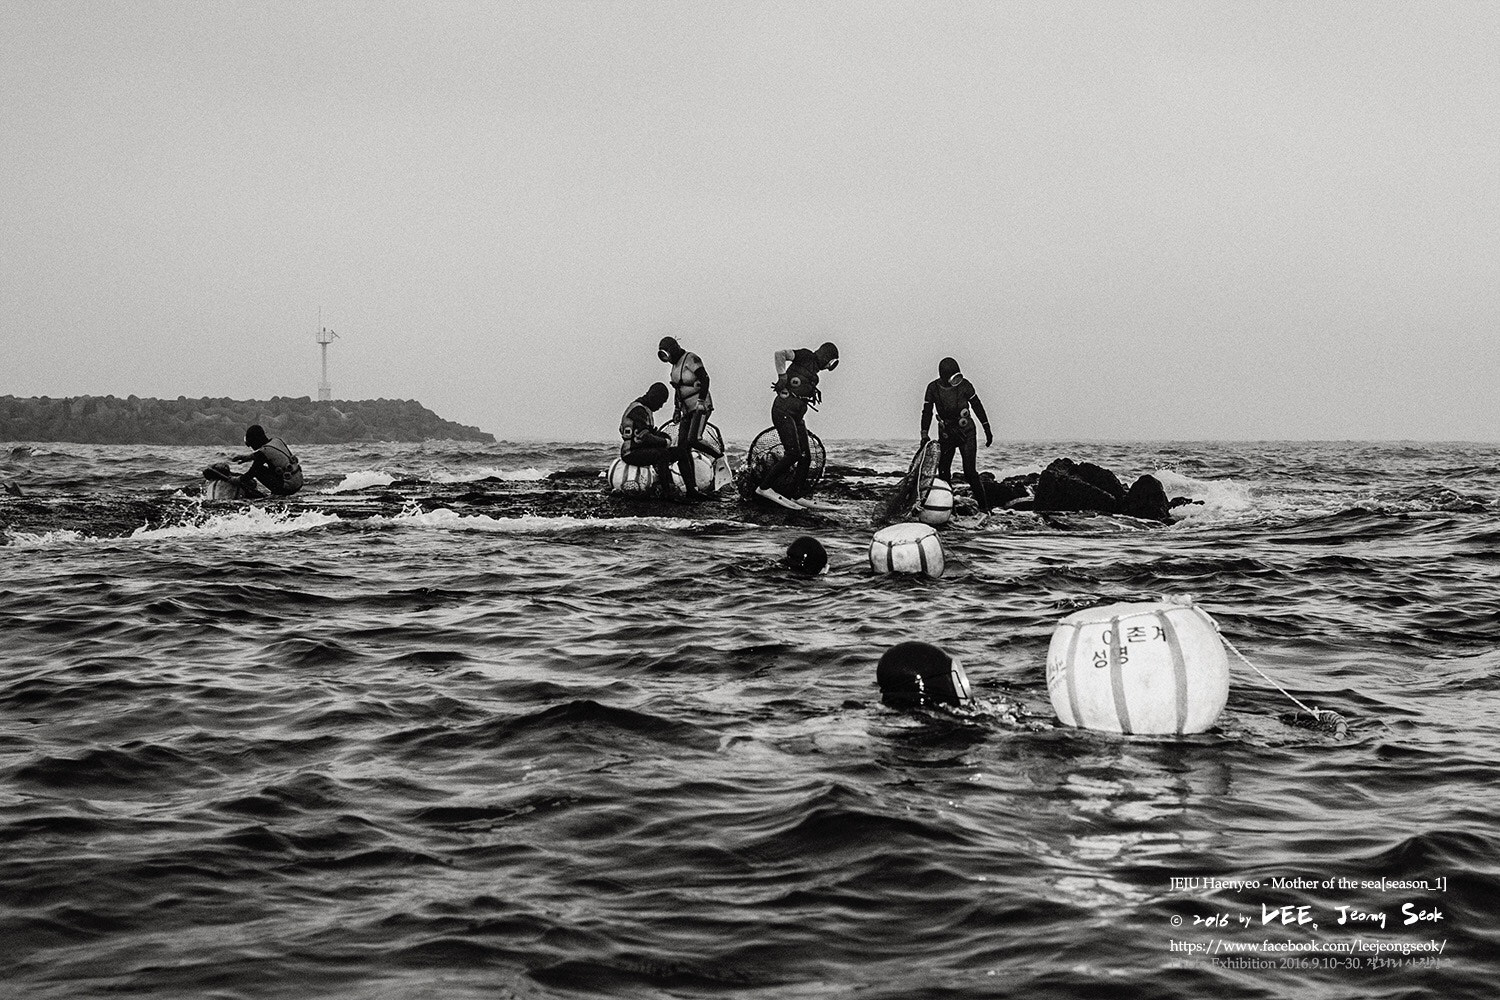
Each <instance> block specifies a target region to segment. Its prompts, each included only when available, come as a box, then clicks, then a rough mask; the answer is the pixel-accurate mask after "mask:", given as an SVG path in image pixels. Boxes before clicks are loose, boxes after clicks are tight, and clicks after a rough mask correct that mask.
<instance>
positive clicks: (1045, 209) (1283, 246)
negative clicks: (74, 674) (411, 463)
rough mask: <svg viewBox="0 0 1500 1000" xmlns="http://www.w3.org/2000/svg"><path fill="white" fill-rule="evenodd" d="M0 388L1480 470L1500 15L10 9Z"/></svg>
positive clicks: (875, 8)
mask: <svg viewBox="0 0 1500 1000" xmlns="http://www.w3.org/2000/svg"><path fill="white" fill-rule="evenodd" d="M0 88H3V89H0V136H3V138H0V346H3V349H4V364H3V365H0V394H6V393H9V394H14V395H21V396H31V395H51V396H68V395H80V394H100V395H103V394H109V393H113V394H115V395H120V396H124V395H128V394H131V393H135V394H137V395H141V396H160V397H169V398H175V397H177V396H178V395H187V396H202V395H210V396H232V397H235V398H265V397H269V396H272V395H290V396H298V395H310V396H316V394H317V383H318V347H317V344H316V343H315V341H314V334H315V332H316V329H317V325H318V317H319V310H320V309H321V310H322V319H323V322H324V323H325V325H327V326H328V327H330V328H332V329H334V330H335V331H337V332H338V334H339V336H340V339H339V340H337V341H335V342H334V344H333V346H332V348H331V351H330V369H331V381H332V383H333V389H334V395H335V397H336V398H346V399H363V398H373V397H382V396H383V397H392V398H415V399H419V400H421V401H422V402H423V403H424V404H426V405H427V406H429V407H431V408H432V409H434V410H436V411H437V412H438V413H439V414H441V415H442V416H444V417H448V418H450V419H454V420H459V421H462V422H464V423H470V424H475V425H478V426H479V427H481V428H483V429H484V430H487V431H490V432H492V433H494V434H496V435H498V436H500V437H502V438H529V437H542V438H550V439H587V440H608V439H611V438H613V437H614V436H615V433H616V430H615V429H616V426H617V423H618V420H619V415H620V411H621V410H622V409H623V408H624V407H625V405H626V403H627V402H628V401H629V400H630V399H631V398H633V397H634V396H636V395H638V394H640V393H641V392H642V391H644V390H645V388H646V386H647V385H648V384H650V383H651V382H652V381H654V380H657V379H662V378H664V376H665V374H666V366H665V365H662V364H661V363H660V362H658V361H657V360H656V357H655V351H656V343H657V340H658V339H659V338H660V337H661V336H662V335H663V334H673V335H675V336H677V337H678V338H679V339H680V340H681V341H682V343H683V344H684V345H686V346H687V347H688V348H689V349H691V350H695V351H697V352H698V353H699V354H701V355H702V356H703V358H704V361H705V363H706V364H707V366H708V368H709V370H710V372H711V373H712V375H713V379H714V382H713V390H714V395H715V397H716V399H717V402H718V406H719V412H718V414H717V417H716V422H717V423H719V424H720V425H721V426H722V427H723V428H724V429H725V431H726V433H727V434H728V436H729V437H731V438H734V439H740V440H744V439H748V438H749V437H750V436H752V435H753V434H754V433H755V432H756V431H758V430H759V429H760V428H762V427H764V426H767V425H768V424H769V418H768V409H769V405H770V401H771V394H770V388H769V387H770V382H771V379H772V376H773V374H774V371H773V368H772V361H771V356H772V354H773V352H774V351H775V350H777V349H778V348H785V347H799V346H806V347H816V346H817V345H818V344H819V343H821V342H822V341H824V340H832V341H834V342H835V343H837V344H838V345H839V347H840V349H841V351H842V353H843V362H842V364H841V366H840V367H839V369H838V371H836V372H834V373H832V374H831V375H829V376H827V377H826V378H825V382H824V384H825V387H826V393H825V400H824V405H823V407H822V409H821V411H820V412H819V413H816V414H812V415H810V417H809V426H811V427H812V428H813V429H814V430H815V431H818V432H819V433H821V434H823V435H824V436H825V437H830V438H839V437H846V438H847V437H909V438H914V437H915V436H916V432H917V429H918V425H919V418H920V412H921V400H922V393H923V389H924V387H925V385H926V383H927V382H928V380H930V379H932V378H934V377H935V376H936V369H937V362H938V360H939V359H940V358H941V357H943V356H944V355H950V354H951V355H953V356H954V357H956V358H958V360H959V361H960V363H961V364H962V366H963V368H964V371H965V373H966V374H967V375H968V376H969V378H970V379H971V380H972V381H973V382H974V383H975V385H976V387H977V388H978V390H979V392H980V395H981V398H982V399H983V400H984V402H985V404H986V406H987V408H988V410H989V412H990V415H991V417H992V419H993V421H994V424H995V427H996V433H997V436H998V437H1000V438H1002V439H1005V438H1016V439H1036V438H1042V439H1095V438H1108V439H1211V438H1369V439H1396V438H1411V439H1465V440H1486V441H1494V440H1500V401H1497V385H1500V346H1497V343H1496V337H1497V334H1500V4H1496V3H1493V2H1490V0H1482V2H1446V0H1435V2H1429V3H1410V2H1408V0H1400V2H1392V3H1378V2H1374V3H1372V2H1357V3H1319V2H1303V0H1296V2H1256V3H1233V2H1209V0H1192V2H1162V3H1129V2H1121V0H1100V2H1092V3H1076V4H1069V3H1059V2H1057V0H1044V2H1035V3H1033V2H1000V0H995V2H982V3H962V2H953V0H944V2H932V3H881V2H861V3H816V2H800V3H784V4H783V3H734V2H728V3H722V2H706V0H704V2H694V3H668V2H662V0H650V2H643V3H610V2H562V0H555V2H545V3H515V2H512V3H502V2H483V3H441V2H402V3H381V2H371V0H359V2H348V3H332V2H320V0H296V2H288V3H262V2H254V0H244V2H239V0H237V2H234V3H217V2H194V3H143V2H135V0H132V2H129V3H108V2H86V3H85V2H31V0H8V2H7V3H5V4H3V5H0Z"/></svg>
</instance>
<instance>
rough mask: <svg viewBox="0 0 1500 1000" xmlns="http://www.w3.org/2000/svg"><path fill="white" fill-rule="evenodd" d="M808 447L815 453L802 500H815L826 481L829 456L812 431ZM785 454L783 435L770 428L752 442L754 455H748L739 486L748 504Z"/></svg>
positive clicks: (808, 436)
mask: <svg viewBox="0 0 1500 1000" xmlns="http://www.w3.org/2000/svg"><path fill="white" fill-rule="evenodd" d="M807 447H808V451H810V452H811V453H812V461H811V462H810V463H809V464H808V467H807V481H806V483H805V485H804V488H803V490H802V492H801V493H799V494H798V496H811V495H812V494H813V493H814V492H815V491H816V490H817V488H818V484H819V483H821V482H822V481H823V469H824V466H825V465H826V464H827V462H828V453H827V452H826V451H824V450H823V440H822V439H821V438H819V437H818V436H817V435H816V434H814V433H813V432H812V431H808V432H807ZM783 454H785V452H784V451H783V450H782V447H781V435H779V434H777V433H776V428H774V427H767V428H766V429H765V430H763V431H761V432H760V433H759V434H757V435H756V436H755V440H754V441H752V442H750V451H749V452H748V453H747V454H746V455H745V461H744V464H742V465H741V466H740V471H739V475H738V476H737V477H736V482H737V483H738V486H739V491H740V496H742V497H744V498H745V499H746V500H748V499H750V498H751V497H752V496H754V495H755V488H756V487H757V486H759V485H760V481H761V479H762V477H764V476H765V474H766V470H767V469H769V468H770V467H771V466H773V465H775V464H776V463H777V462H779V461H781V456H782V455H783Z"/></svg>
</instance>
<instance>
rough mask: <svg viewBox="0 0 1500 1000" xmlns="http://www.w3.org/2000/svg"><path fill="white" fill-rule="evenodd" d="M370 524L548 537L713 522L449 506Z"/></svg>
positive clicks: (372, 520) (374, 520) (409, 512)
mask: <svg viewBox="0 0 1500 1000" xmlns="http://www.w3.org/2000/svg"><path fill="white" fill-rule="evenodd" d="M370 523H372V524H388V525H394V526H399V527H404V528H429V529H433V530H438V531H484V532H495V533H505V534H539V533H540V534H550V533H555V532H558V531H566V530H570V529H571V530H577V529H583V528H607V529H620V528H631V527H641V526H646V527H652V528H660V529H663V530H673V529H680V528H686V527H692V526H696V525H702V524H707V523H713V522H705V521H696V520H693V519H692V518H686V517H611V518H578V517H538V516H525V517H490V516H489V515H488V514H460V513H458V512H457V511H455V510H452V509H450V508H448V507H439V508H437V509H436V510H421V509H419V508H408V509H406V510H403V511H402V512H401V513H399V514H395V515H392V516H390V517H386V516H383V515H381V516H376V517H372V518H370Z"/></svg>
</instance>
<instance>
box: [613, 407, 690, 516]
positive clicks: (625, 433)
mask: <svg viewBox="0 0 1500 1000" xmlns="http://www.w3.org/2000/svg"><path fill="white" fill-rule="evenodd" d="M666 402H667V387H666V386H665V385H662V384H661V383H660V382H652V383H651V388H649V389H647V390H646V391H645V393H644V394H642V395H641V396H639V397H637V398H636V399H634V400H632V401H631V403H630V405H629V406H627V407H625V415H624V416H622V417H621V418H620V458H621V459H623V460H624V462H625V464H626V465H651V466H655V467H656V485H657V489H658V491H659V492H660V493H661V494H662V495H663V496H671V495H672V494H673V493H674V492H676V491H675V489H674V487H673V486H672V463H673V462H675V461H677V460H678V459H679V458H681V455H680V453H679V449H678V448H676V447H675V446H673V445H672V439H671V438H669V437H667V435H665V434H663V433H662V432H661V431H659V430H657V429H656V423H655V421H654V420H652V417H651V415H652V414H653V413H655V412H656V411H657V410H659V409H661V408H662V406H663V405H665V404H666Z"/></svg>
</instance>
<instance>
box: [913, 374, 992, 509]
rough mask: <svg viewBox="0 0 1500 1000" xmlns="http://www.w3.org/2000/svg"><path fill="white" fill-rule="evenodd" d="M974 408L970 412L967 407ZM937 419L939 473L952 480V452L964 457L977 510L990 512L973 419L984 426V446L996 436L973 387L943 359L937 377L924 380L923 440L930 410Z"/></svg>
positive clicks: (989, 443)
mask: <svg viewBox="0 0 1500 1000" xmlns="http://www.w3.org/2000/svg"><path fill="white" fill-rule="evenodd" d="M970 407H973V410H974V412H973V413H972V414H971V413H970V412H969V408H970ZM934 410H936V411H937V418H938V476H940V477H941V478H943V479H945V480H947V481H948V482H949V483H952V482H953V452H954V450H955V449H956V450H957V451H958V452H959V454H961V455H962V456H963V460H964V478H965V479H967V480H968V481H969V489H971V490H973V491H974V499H975V500H976V501H978V503H979V509H980V510H981V511H984V512H985V513H989V510H990V499H989V496H988V494H986V492H985V489H984V480H982V479H980V478H979V466H978V464H977V463H976V461H975V456H976V455H977V453H978V451H979V445H978V442H977V437H978V436H977V435H976V433H975V431H974V418H975V417H976V416H977V417H978V418H979V423H980V424H981V425H982V426H983V427H984V446H985V447H986V448H988V447H989V446H990V445H991V444H993V443H994V440H995V435H994V434H993V433H992V432H991V431H990V418H989V417H988V416H987V415H986V414H985V412H984V404H983V403H981V402H980V401H979V394H978V393H977V392H975V391H974V386H973V384H972V383H970V381H969V380H968V379H966V378H964V375H963V372H961V371H959V368H958V362H957V361H954V360H953V359H952V358H944V359H943V360H942V361H939V362H938V377H937V378H935V379H933V380H932V381H931V382H928V383H927V396H926V398H925V400H924V401H923V403H922V441H923V443H924V444H925V443H926V442H927V441H929V440H931V438H929V437H928V435H927V431H928V429H929V428H930V427H931V426H932V413H933V411H934Z"/></svg>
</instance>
